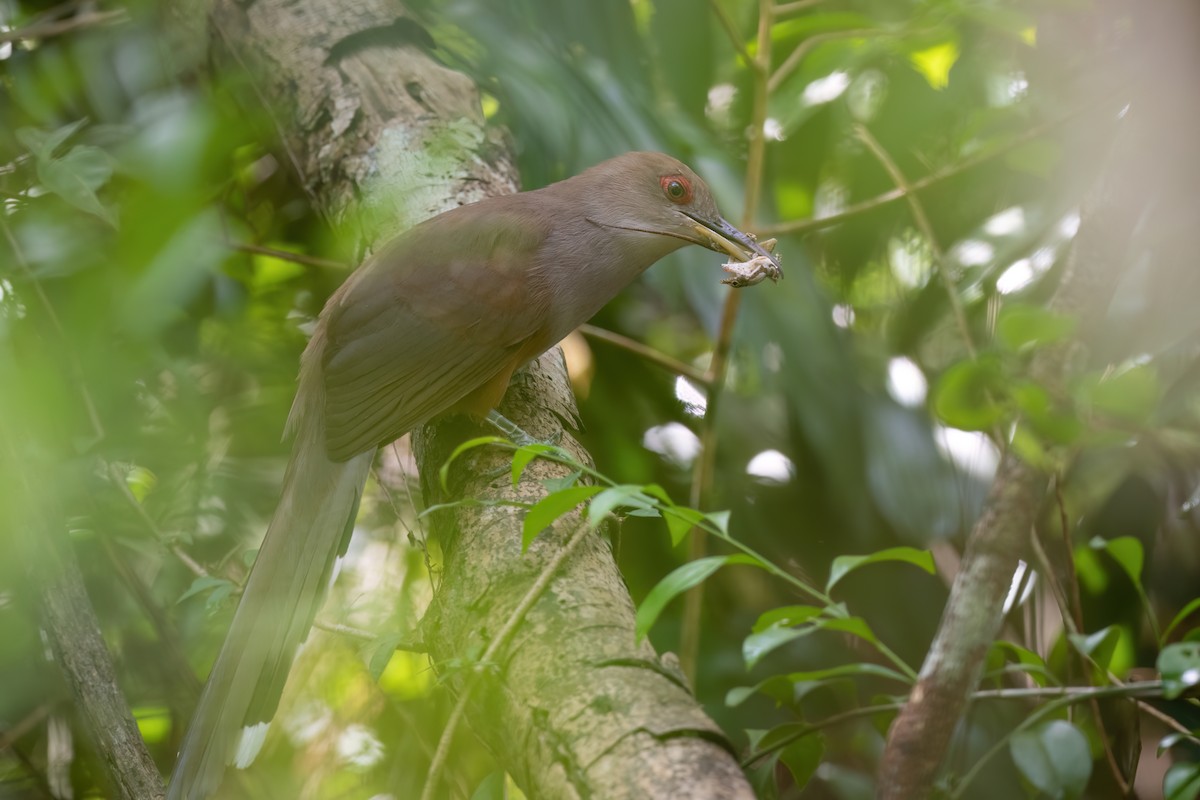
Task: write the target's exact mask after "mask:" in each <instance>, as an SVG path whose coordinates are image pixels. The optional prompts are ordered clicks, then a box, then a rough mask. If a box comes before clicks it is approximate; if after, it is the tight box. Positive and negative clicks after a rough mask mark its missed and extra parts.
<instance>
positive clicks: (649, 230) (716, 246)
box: [575, 153, 782, 275]
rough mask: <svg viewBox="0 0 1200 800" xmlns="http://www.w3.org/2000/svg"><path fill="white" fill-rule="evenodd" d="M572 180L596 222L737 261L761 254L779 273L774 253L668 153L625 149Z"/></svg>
mask: <svg viewBox="0 0 1200 800" xmlns="http://www.w3.org/2000/svg"><path fill="white" fill-rule="evenodd" d="M575 180H579V181H581V183H582V184H583V185H585V186H587V189H586V191H588V193H589V194H590V195H592V198H591V199H592V200H594V201H596V202H592V203H589V210H588V220H589V221H590V222H592V223H594V224H596V225H599V226H601V227H605V228H610V229H618V230H624V231H633V232H637V233H644V234H650V235H655V236H666V237H670V238H673V239H678V240H681V241H682V242H687V243H690V244H698V245H700V246H701V247H707V248H708V249H709V250H715V251H717V252H718V253H725V254H727V255H729V256H730V257H731V258H733V259H735V260H736V261H750V260H751V259H754V258H756V257H759V258H765V259H768V260H769V261H770V263H771V264H772V265H774V270H775V274H776V275H780V274H782V271H781V270H780V269H779V260H778V258H777V257H776V256H775V255H773V254H772V253H770V252H768V251H767V250H766V249H765V248H764V247H763V246H762V245H760V244H759V243H758V242H757V241H756V240H755V239H754V237H752V236H750V235H749V234H746V233H743V232H742V231H740V230H738V229H737V228H735V227H734V226H733V225H731V224H730V223H729V222H728V221H727V220H726V219H725V218H724V217H723V216H721V212H720V211H719V210H718V209H717V204H716V201H715V200H714V199H713V196H712V191H711V190H710V189H709V188H708V184H706V183H705V182H704V181H703V180H702V179H701V178H700V176H698V175H697V174H696V173H695V172H692V170H691V169H689V168H688V167H687V166H686V165H684V164H683V163H681V162H679V161H677V160H675V159H674V158H671V157H670V156H667V155H663V154H662V153H626V154H625V155H622V156H617V157H616V158H613V159H610V160H608V161H605V162H603V163H601V164H597V165H596V166H594V167H592V168H591V169H589V170H587V171H586V172H583V173H581V174H580V175H579V177H578V178H577V179H575Z"/></svg>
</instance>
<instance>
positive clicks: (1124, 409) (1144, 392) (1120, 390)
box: [1079, 366, 1162, 423]
mask: <svg viewBox="0 0 1200 800" xmlns="http://www.w3.org/2000/svg"><path fill="white" fill-rule="evenodd" d="M1079 393H1080V395H1081V398H1082V400H1083V402H1084V403H1085V405H1088V406H1090V407H1091V408H1092V409H1093V410H1095V411H1098V412H1100V413H1102V414H1108V415H1110V416H1113V417H1118V418H1120V419H1123V420H1127V421H1129V422H1133V423H1145V422H1148V421H1149V420H1150V417H1151V416H1153V414H1154V411H1155V409H1156V408H1157V407H1158V401H1159V399H1160V397H1161V394H1162V392H1161V389H1160V387H1159V382H1158V374H1157V373H1156V372H1155V370H1154V368H1153V367H1150V366H1134V367H1130V368H1129V369H1126V370H1123V371H1121V372H1118V373H1116V374H1115V375H1111V376H1109V377H1103V376H1101V377H1099V378H1098V379H1093V380H1091V381H1085V382H1084V383H1083V384H1082V385H1081V386H1080V388H1079Z"/></svg>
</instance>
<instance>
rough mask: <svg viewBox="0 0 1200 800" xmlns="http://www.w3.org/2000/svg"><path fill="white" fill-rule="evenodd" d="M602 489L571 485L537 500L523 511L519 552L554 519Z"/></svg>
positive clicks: (525, 548) (527, 547)
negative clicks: (531, 506) (523, 519)
mask: <svg viewBox="0 0 1200 800" xmlns="http://www.w3.org/2000/svg"><path fill="white" fill-rule="evenodd" d="M602 491H604V487H603V486H572V487H570V488H567V489H561V490H559V491H557V492H554V493H553V494H549V495H546V496H545V497H543V498H542V499H541V500H539V501H537V503H535V504H534V506H533V508H531V509H529V510H528V511H527V512H525V521H524V523H522V526H521V552H522V553H523V552H525V551H526V550H528V549H529V545H530V544H532V543H533V540H534V539H536V538H537V537H538V536H539V535H540V534H541V533H542V531H544V530H546V528H548V527H550V525H551V524H553V523H554V521H555V520H557V519H558V518H559V517H561V516H563V515H564V514H566V513H567V512H569V511H571V510H572V509H574V508H575V507H576V506H578V505H579V504H580V503H582V502H583V501H584V500H587V499H588V498H589V497H594V496H595V495H597V494H599V493H600V492H602Z"/></svg>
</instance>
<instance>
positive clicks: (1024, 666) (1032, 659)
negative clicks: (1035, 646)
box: [987, 639, 1057, 686]
mask: <svg viewBox="0 0 1200 800" xmlns="http://www.w3.org/2000/svg"><path fill="white" fill-rule="evenodd" d="M1009 656H1011V657H1012V658H1013V659H1015V661H1016V664H1015V666H1016V668H1017V669H1019V670H1020V671H1021V672H1024V673H1026V674H1028V675H1029V676H1030V677H1031V678H1033V680H1034V681H1035V682H1036V683H1037V685H1038V686H1046V685H1047V683H1049V682H1051V681H1055V682H1057V681H1056V680H1055V677H1054V674H1053V673H1052V672H1051V671H1050V670H1049V668H1047V666H1046V661H1045V659H1043V658H1042V657H1041V656H1039V655H1038V654H1037V653H1035V652H1033V651H1032V650H1027V649H1026V648H1024V647H1021V646H1020V645H1018V644H1013V643H1012V642H1009V641H1005V640H1004V639H998V640H996V641H994V642H992V646H991V649H990V650H989V651H988V656H987V663H988V666H989V668H993V665H997V666H1000V667H1001V668H1004V665H1006V664H1007V663H1008V658H1009Z"/></svg>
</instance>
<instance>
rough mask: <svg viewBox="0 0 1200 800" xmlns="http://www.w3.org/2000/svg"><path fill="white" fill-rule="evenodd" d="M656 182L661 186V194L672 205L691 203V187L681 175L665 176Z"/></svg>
mask: <svg viewBox="0 0 1200 800" xmlns="http://www.w3.org/2000/svg"><path fill="white" fill-rule="evenodd" d="M658 182H659V185H661V186H662V190H663V194H665V195H666V196H667V199H668V200H670V201H671V202H672V203H680V204H682V203H690V202H692V185H691V184H690V183H689V182H688V179H687V178H685V177H683V176H682V175H665V176H663V177H662V178H659V181H658Z"/></svg>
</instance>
